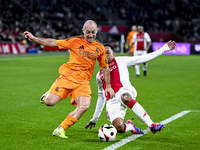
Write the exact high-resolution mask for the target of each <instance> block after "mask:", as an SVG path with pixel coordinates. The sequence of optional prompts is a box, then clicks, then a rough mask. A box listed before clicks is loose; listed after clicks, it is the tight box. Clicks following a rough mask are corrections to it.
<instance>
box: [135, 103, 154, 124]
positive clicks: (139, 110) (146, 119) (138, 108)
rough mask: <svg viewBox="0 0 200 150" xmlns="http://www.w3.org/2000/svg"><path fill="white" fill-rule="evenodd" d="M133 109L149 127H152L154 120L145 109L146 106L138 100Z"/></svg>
mask: <svg viewBox="0 0 200 150" xmlns="http://www.w3.org/2000/svg"><path fill="white" fill-rule="evenodd" d="M131 110H132V111H133V112H134V113H135V114H136V115H137V116H138V117H139V118H140V119H141V120H142V121H143V122H144V123H146V125H147V126H148V127H151V124H152V123H153V121H152V120H151V118H150V116H149V115H148V114H147V112H146V111H145V110H144V108H143V107H142V106H141V105H140V104H139V103H138V102H137V103H135V104H134V106H133V107H132V108H131Z"/></svg>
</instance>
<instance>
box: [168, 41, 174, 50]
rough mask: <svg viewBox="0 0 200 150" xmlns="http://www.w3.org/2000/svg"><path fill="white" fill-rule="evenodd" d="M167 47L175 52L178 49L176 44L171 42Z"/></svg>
mask: <svg viewBox="0 0 200 150" xmlns="http://www.w3.org/2000/svg"><path fill="white" fill-rule="evenodd" d="M167 45H168V47H169V49H170V50H173V49H175V47H176V42H174V41H171V40H170V41H169V42H167Z"/></svg>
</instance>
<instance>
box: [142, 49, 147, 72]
mask: <svg viewBox="0 0 200 150" xmlns="http://www.w3.org/2000/svg"><path fill="white" fill-rule="evenodd" d="M146 54H147V51H142V55H146ZM143 73H144V76H146V75H147V63H143Z"/></svg>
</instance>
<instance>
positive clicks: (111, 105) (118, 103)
mask: <svg viewBox="0 0 200 150" xmlns="http://www.w3.org/2000/svg"><path fill="white" fill-rule="evenodd" d="M123 93H129V94H130V95H131V97H132V99H134V100H135V99H136V96H137V92H136V90H135V88H134V87H133V86H131V87H125V88H124V87H123V88H121V89H120V90H119V91H118V92H117V93H115V97H114V98H112V99H110V100H108V102H107V103H106V114H107V118H108V120H109V121H110V122H111V123H112V122H113V120H115V119H116V118H122V119H124V117H125V115H126V110H127V108H128V107H127V106H126V105H125V104H124V103H123V101H122V99H121V95H122V94H123Z"/></svg>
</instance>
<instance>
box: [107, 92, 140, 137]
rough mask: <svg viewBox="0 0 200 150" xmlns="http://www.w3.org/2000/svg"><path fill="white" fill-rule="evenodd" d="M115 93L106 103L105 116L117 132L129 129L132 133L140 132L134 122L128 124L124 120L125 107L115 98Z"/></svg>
mask: <svg viewBox="0 0 200 150" xmlns="http://www.w3.org/2000/svg"><path fill="white" fill-rule="evenodd" d="M116 97H117V94H116V95H115V98H114V99H110V100H109V101H108V102H107V103H106V110H107V113H106V114H107V117H108V120H109V121H110V122H111V123H112V125H113V126H114V127H115V128H116V129H117V132H119V133H125V132H128V131H131V132H132V133H134V134H142V133H143V131H142V130H141V129H139V128H137V127H136V126H135V125H134V124H128V123H125V122H124V116H125V114H126V109H123V108H122V107H121V103H120V101H119V100H116Z"/></svg>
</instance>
